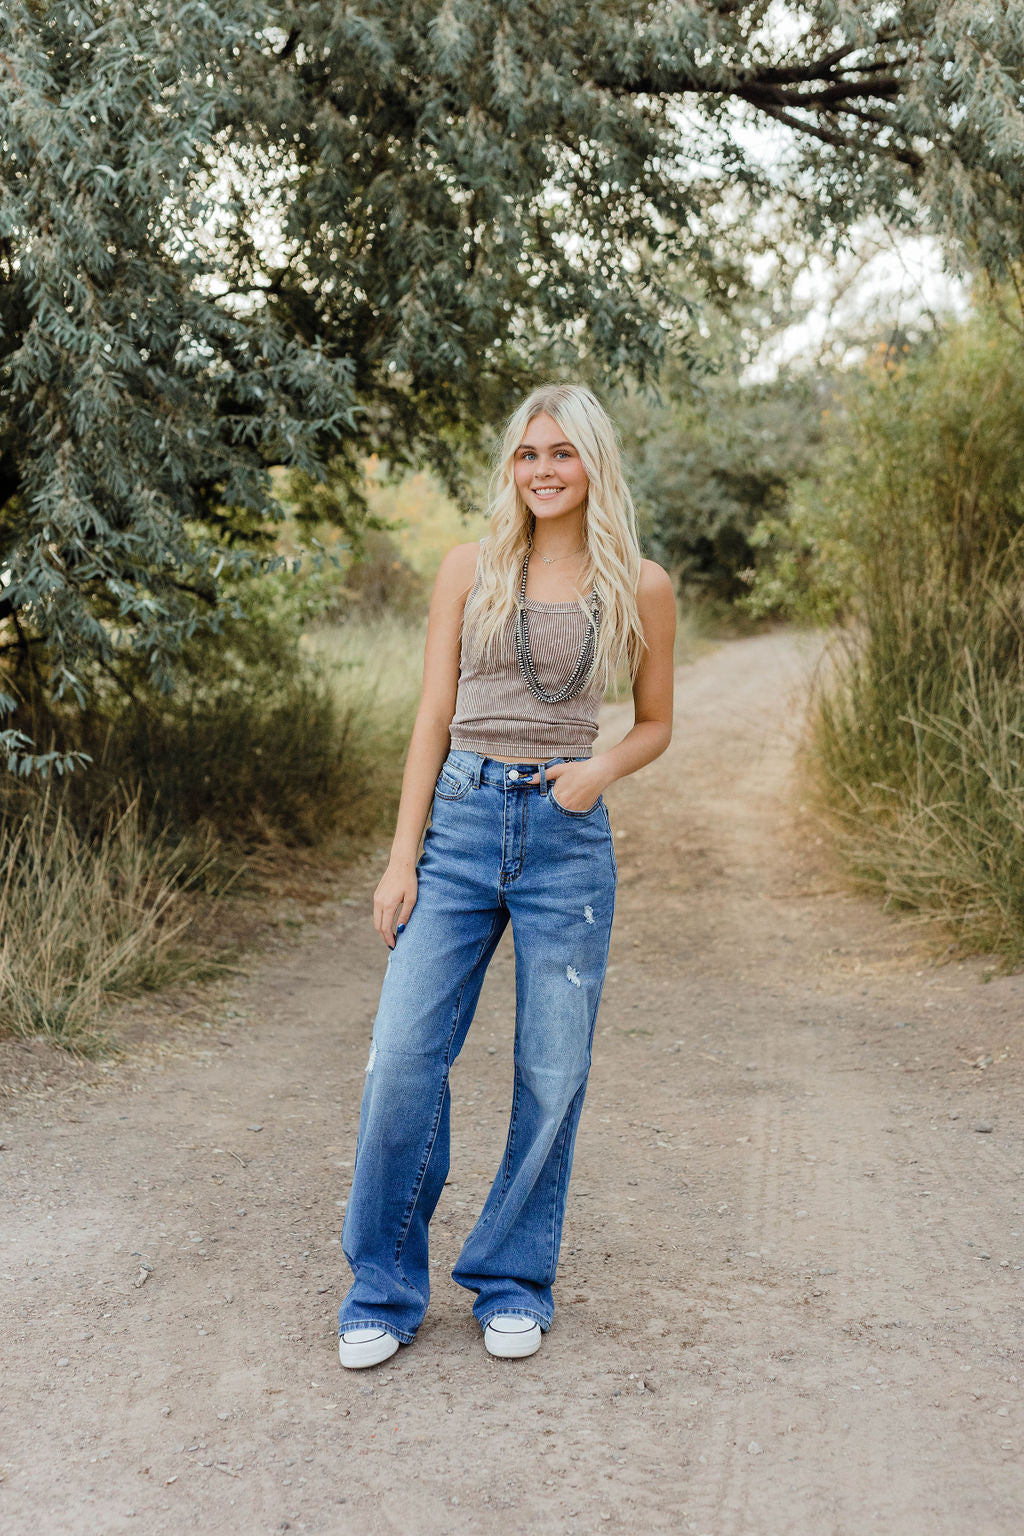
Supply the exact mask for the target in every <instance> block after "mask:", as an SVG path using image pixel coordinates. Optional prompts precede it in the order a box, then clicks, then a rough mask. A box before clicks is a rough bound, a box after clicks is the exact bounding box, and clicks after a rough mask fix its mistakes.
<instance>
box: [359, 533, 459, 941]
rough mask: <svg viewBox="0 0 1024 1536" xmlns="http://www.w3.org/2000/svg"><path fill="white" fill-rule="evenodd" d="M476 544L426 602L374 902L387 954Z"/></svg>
mask: <svg viewBox="0 0 1024 1536" xmlns="http://www.w3.org/2000/svg"><path fill="white" fill-rule="evenodd" d="M478 548H479V546H478V545H477V544H475V543H474V544H457V545H456V546H455V548H454V549H450V550H449V551H448V553H447V554H446V555H445V557H444V559H443V560H442V561H441V565H440V568H439V570H438V573H437V578H436V580H435V582H434V590H433V593H432V595H431V599H430V614H429V618H428V620H427V640H426V646H425V648H424V655H423V692H422V695H421V698H420V707H419V709H418V710H417V712H416V723H415V725H414V726H413V729H412V736H411V737H410V739H409V751H408V753H407V756H406V762H405V772H404V773H403V775H402V793H401V798H400V800H399V802H398V820H397V822H396V825H395V835H394V838H393V839H392V843H391V858H390V860H389V862H388V867H387V869H386V870H385V872H384V874H383V876H382V878H381V881H380V884H379V885H378V886H377V889H376V891H375V892H374V897H373V925H374V927H375V928H376V929H377V932H378V933H379V934H380V936H381V938H382V939H383V940H384V942H385V944H387V946H388V947H389V949H393V948H394V943H395V933H394V930H395V925H396V923H405V922H408V920H409V915H410V913H411V912H412V909H413V907H414V906H415V905H416V894H417V886H418V881H417V878H416V858H417V855H418V853H419V846H420V838H421V837H422V835H423V828H424V826H425V825H426V820H427V813H428V811H429V810H430V806H431V803H432V802H433V798H434V786H435V784H436V783H437V775H438V773H439V772H440V770H441V764H442V763H443V762H444V760H445V758H446V757H447V755H448V751H449V748H450V746H451V735H450V728H451V723H452V718H453V716H454V714H455V696H456V693H457V691H458V686H459V630H460V627H461V624H462V612H463V609H464V608H465V606H466V598H467V597H468V596H469V592H470V588H471V587H472V585H473V576H474V573H475V570H476V556H477V550H478Z"/></svg>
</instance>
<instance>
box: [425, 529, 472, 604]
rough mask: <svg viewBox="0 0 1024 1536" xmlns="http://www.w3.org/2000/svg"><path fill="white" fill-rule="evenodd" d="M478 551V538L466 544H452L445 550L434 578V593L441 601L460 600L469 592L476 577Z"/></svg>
mask: <svg viewBox="0 0 1024 1536" xmlns="http://www.w3.org/2000/svg"><path fill="white" fill-rule="evenodd" d="M479 552H480V540H479V539H474V540H472V541H471V542H470V543H467V544H453V545H452V547H451V549H449V550H446V551H445V554H444V557H443V559H442V560H441V564H440V565H439V566H438V568H437V576H436V577H435V579H434V593H435V595H436V596H437V597H439V598H441V600H442V601H449V602H461V601H464V600H465V599H466V598H467V597H468V596H469V593H470V589H471V587H472V585H473V582H474V580H475V578H476V559H477V555H478V554H479Z"/></svg>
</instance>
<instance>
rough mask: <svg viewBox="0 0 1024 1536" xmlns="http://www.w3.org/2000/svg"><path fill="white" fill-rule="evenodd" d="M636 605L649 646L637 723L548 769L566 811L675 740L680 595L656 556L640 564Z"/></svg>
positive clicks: (588, 802)
mask: <svg viewBox="0 0 1024 1536" xmlns="http://www.w3.org/2000/svg"><path fill="white" fill-rule="evenodd" d="M637 608H638V609H639V612H640V622H641V623H642V624H643V627H644V635H645V637H646V640H647V646H648V649H647V650H646V651H644V653H643V659H642V660H641V663H640V669H639V671H638V672H637V675H636V678H635V680H634V682H633V704H634V717H635V723H634V725H633V727H632V729H631V730H630V731H627V733H626V735H625V736H624V737H623V738H622V740H621V741H620V742H618V743H617V745H616V746H614V747H610V748H609V750H608V751H607V752H599V753H598V755H597V756H596V757H591V758H588V759H587V760H586V761H584V762H580V763H556V764H555V765H554V767H552V768H549V769H548V770H547V775H548V778H549V779H554V778H557V779H558V781H559V789H558V800H559V801H560V803H561V804H562V805H564V806H565V807H566V809H567V810H570V811H582V810H586V809H587V808H588V807H589V806H592V805H593V804H594V802H595V801H596V800H597V797H598V795H600V794H601V793H602V792H603V791H604V790H605V789H607V787H608V785H609V784H613V783H614V782H615V780H616V779H622V778H625V776H626V774H628V773H635V772H636V770H637V769H638V768H643V767H644V765H645V764H646V763H650V762H653V760H654V759H655V758H656V757H660V756H661V754H662V753H663V752H664V751H665V748H666V747H667V746H668V744H669V742H670V741H671V740H672V685H673V677H674V673H675V666H674V653H675V638H676V595H675V591H674V590H673V587H672V578H671V577H670V576H669V574H668V572H667V571H665V570H663V569H662V567H661V566H660V565H657V564H656V563H655V562H654V561H653V560H645V561H644V562H643V564H642V566H641V569H640V585H639V587H638V588H637ZM535 778H536V775H535Z"/></svg>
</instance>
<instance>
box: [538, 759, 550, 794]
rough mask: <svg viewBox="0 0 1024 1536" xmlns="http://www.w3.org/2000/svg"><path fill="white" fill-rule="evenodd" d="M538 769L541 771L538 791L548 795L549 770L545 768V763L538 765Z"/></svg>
mask: <svg viewBox="0 0 1024 1536" xmlns="http://www.w3.org/2000/svg"><path fill="white" fill-rule="evenodd" d="M537 767H538V769H539V770H540V783H539V784H538V785H537V789H538V791H539V793H540V794H542V795H546V794H547V792H548V775H547V770H546V768H545V766H544V764H543V763H538V764H537Z"/></svg>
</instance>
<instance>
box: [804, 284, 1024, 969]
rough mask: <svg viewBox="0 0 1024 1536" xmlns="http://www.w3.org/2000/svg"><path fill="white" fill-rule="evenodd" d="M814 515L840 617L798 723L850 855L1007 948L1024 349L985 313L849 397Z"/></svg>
mask: <svg viewBox="0 0 1024 1536" xmlns="http://www.w3.org/2000/svg"><path fill="white" fill-rule="evenodd" d="M819 528H820V529H821V530H823V536H824V538H826V539H831V540H832V545H833V548H835V547H839V546H841V547H842V550H843V558H844V560H845V562H846V574H845V577H844V580H845V582H846V584H847V585H848V589H849V590H848V593H847V594H846V595H845V596H844V598H843V602H842V605H841V606H842V610H843V612H844V613H845V624H844V627H843V630H842V633H841V635H840V637H839V639H838V641H837V642H836V644H834V645H833V647H832V662H833V667H832V676H831V680H830V681H829V682H828V683H827V685H826V686H824V687H823V688H822V691H821V694H820V698H819V703H818V714H817V729H816V733H815V740H814V753H815V758H816V761H817V764H818V767H819V770H820V774H821V782H822V786H823V792H824V795H825V799H826V803H827V804H828V806H829V807H830V809H831V811H832V813H833V815H834V817H835V820H836V825H837V828H838V830H839V835H840V839H841V843H842V846H843V848H844V850H845V853H846V856H847V858H848V859H849V861H850V864H851V867H852V868H853V870H854V871H855V873H856V874H857V875H858V877H859V878H860V879H862V880H863V881H865V882H866V883H868V884H870V885H872V886H874V887H875V888H877V889H880V890H882V891H883V892H884V893H885V894H886V896H887V897H888V898H889V899H890V900H892V901H894V902H896V903H898V904H900V905H905V906H909V907H913V908H916V909H918V910H919V911H921V912H922V913H925V914H929V915H934V916H939V917H942V918H943V919H944V920H946V921H948V922H951V923H952V924H954V926H955V927H956V928H957V929H958V930H959V931H960V932H961V933H962V934H963V936H964V937H965V939H968V940H969V941H970V942H972V943H974V944H976V945H979V946H981V947H985V948H996V949H1001V950H1003V951H1004V952H1006V953H1008V954H1013V955H1024V768H1022V748H1024V365H1022V363H1021V361H1020V356H1019V343H1018V340H1017V337H1016V335H1015V333H1014V332H1013V331H1012V330H1011V329H1010V328H1009V327H1007V326H1006V325H1005V324H1003V323H1002V322H1000V321H999V320H998V318H997V317H996V316H995V315H993V314H991V313H986V314H982V315H978V316H976V317H974V318H973V319H972V320H970V321H969V322H967V323H964V324H962V325H959V326H957V327H955V328H954V329H953V330H952V331H951V332H950V333H949V335H948V337H947V338H946V339H945V340H944V341H943V342H942V343H941V345H939V346H938V347H937V348H936V349H935V350H934V351H933V352H931V353H930V354H927V355H923V356H920V357H910V358H908V359H906V360H903V361H900V362H898V363H896V364H895V365H894V364H893V362H892V359H891V358H885V359H882V360H880V361H879V362H878V363H877V364H876V365H875V366H874V367H873V368H871V369H870V370H868V371H867V372H866V374H865V377H864V379H863V382H862V384H861V386H860V388H859V389H858V390H857V391H856V392H855V393H853V394H852V395H851V396H850V397H849V399H848V401H847V411H846V417H845V421H844V422H843V425H842V431H841V433H840V434H839V435H837V439H836V441H835V444H834V447H833V449H832V451H831V453H830V457H829V480H828V482H827V484H825V485H824V486H823V488H822V496H821V503H820V518H819Z"/></svg>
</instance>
